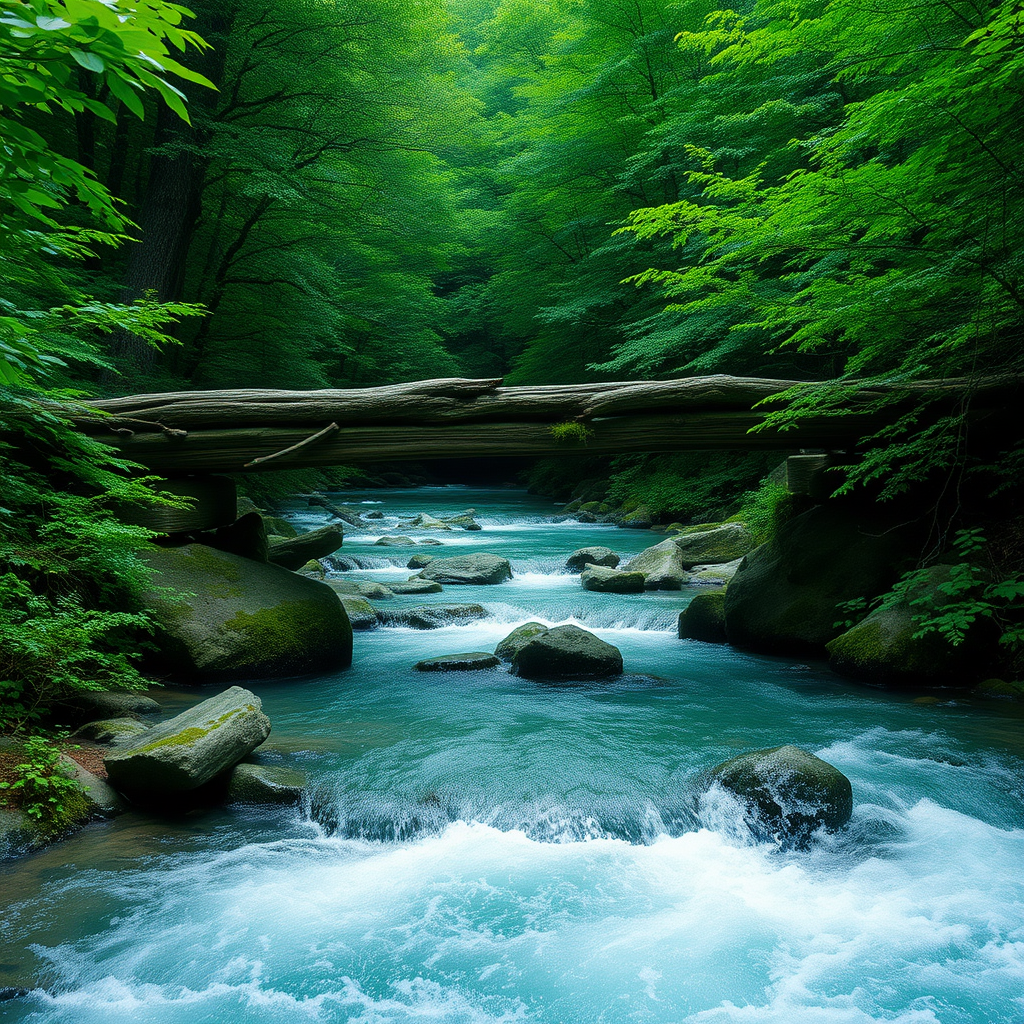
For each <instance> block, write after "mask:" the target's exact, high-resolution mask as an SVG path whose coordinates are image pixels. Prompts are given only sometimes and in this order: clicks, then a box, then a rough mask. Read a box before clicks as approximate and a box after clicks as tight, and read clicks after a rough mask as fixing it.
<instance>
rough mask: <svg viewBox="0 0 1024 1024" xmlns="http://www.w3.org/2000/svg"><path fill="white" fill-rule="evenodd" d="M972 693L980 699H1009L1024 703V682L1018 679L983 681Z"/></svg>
mask: <svg viewBox="0 0 1024 1024" xmlns="http://www.w3.org/2000/svg"><path fill="white" fill-rule="evenodd" d="M974 692H975V693H976V694H979V695H980V696H982V697H1009V698H1010V699H1011V700H1021V701H1024V682H1022V681H1020V680H1018V679H983V680H982V681H981V682H980V683H978V685H977V686H976V687H975V688H974Z"/></svg>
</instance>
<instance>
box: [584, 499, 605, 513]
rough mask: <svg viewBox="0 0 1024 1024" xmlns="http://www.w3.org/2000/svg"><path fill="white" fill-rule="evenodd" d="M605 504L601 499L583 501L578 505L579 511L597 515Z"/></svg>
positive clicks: (603, 508) (602, 510) (603, 509)
mask: <svg viewBox="0 0 1024 1024" xmlns="http://www.w3.org/2000/svg"><path fill="white" fill-rule="evenodd" d="M606 508H607V506H606V505H605V503H604V502H603V501H585V502H584V503H583V504H582V505H580V507H579V511H580V512H589V513H590V514H591V515H597V514H599V513H601V512H604V511H605V510H606Z"/></svg>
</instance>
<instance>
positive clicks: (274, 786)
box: [227, 761, 306, 804]
mask: <svg viewBox="0 0 1024 1024" xmlns="http://www.w3.org/2000/svg"><path fill="white" fill-rule="evenodd" d="M305 786H306V776H305V775H303V774H302V772H300V771H296V770H295V769H294V768H286V767H285V766H283V765H270V764H251V763H250V762H248V761H243V762H242V763H241V764H236V765H235V767H234V768H233V769H232V770H231V777H230V778H229V779H228V790H227V801H228V803H231V804H296V803H298V802H299V800H301V799H302V791H303V789H304V788H305Z"/></svg>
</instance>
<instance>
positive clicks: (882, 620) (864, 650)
mask: <svg viewBox="0 0 1024 1024" xmlns="http://www.w3.org/2000/svg"><path fill="white" fill-rule="evenodd" d="M949 578H950V567H949V566H948V565H935V566H932V567H931V568H930V569H928V570H927V571H926V573H925V574H924V575H923V577H922V578H921V580H920V585H919V586H918V587H916V588H915V589H914V590H913V591H912V592H911V593H910V594H908V599H905V600H901V601H899V602H898V603H896V604H893V605H891V606H889V607H880V608H876V609H875V610H874V611H873V612H871V614H870V615H868V616H867V617H866V618H865V619H864V620H863V621H862V622H859V623H858V624H857V625H855V626H854V627H853V628H852V629H849V630H847V631H846V632H845V633H843V634H842V635H841V636H838V637H836V638H835V639H834V640H831V641H830V642H829V643H828V644H827V645H826V650H827V651H828V656H829V663H830V665H831V667H832V668H833V669H834V670H835V671H836V672H838V673H839V674H840V675H844V676H849V677H850V678H852V679H859V680H861V681H863V682H867V683H875V684H879V685H882V686H915V685H921V684H935V683H943V682H946V683H949V682H953V681H957V682H963V681H964V680H965V679H971V678H974V679H977V678H978V677H979V676H980V675H983V674H984V673H985V672H986V670H987V669H989V668H990V667H991V664H990V661H991V651H992V650H993V649H994V643H995V642H996V638H995V637H993V636H991V635H989V630H987V629H986V628H985V627H986V625H987V623H984V622H976V623H974V624H973V625H972V626H971V628H970V629H969V630H968V631H967V633H966V636H965V639H964V641H963V642H962V643H960V644H959V645H957V646H956V647H954V646H953V645H952V644H950V643H949V641H948V640H946V639H945V637H943V636H941V635H940V634H939V633H934V632H933V633H927V634H925V635H924V636H920V637H916V636H915V635H914V634H915V633H916V632H917V631H918V630H919V629H920V620H921V618H922V617H927V616H929V615H937V614H941V612H942V609H943V607H944V606H945V605H946V604H947V602H948V601H949V597H948V595H946V594H944V593H943V592H942V591H941V589H940V587H942V586H943V585H944V584H946V583H948V582H949ZM911 601H912V602H914V603H913V604H911V603H910V602H911Z"/></svg>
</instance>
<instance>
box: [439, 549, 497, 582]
mask: <svg viewBox="0 0 1024 1024" xmlns="http://www.w3.org/2000/svg"><path fill="white" fill-rule="evenodd" d="M419 578H420V579H424V580H433V581H434V582H435V583H454V584H493V583H503V582H504V581H505V580H509V579H511V578H512V566H511V565H510V564H509V560H508V559H507V558H500V557H499V556H498V555H490V554H486V553H478V554H473V555H455V556H454V557H453V558H435V559H434V560H433V561H432V562H430V563H429V564H428V565H426V566H424V567H423V569H422V571H421V572H420V574H419Z"/></svg>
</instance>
